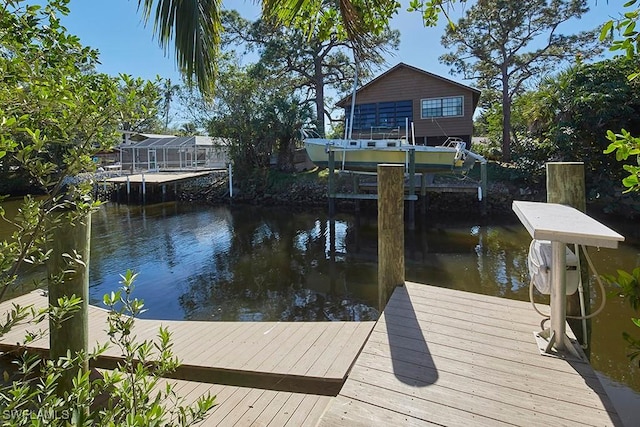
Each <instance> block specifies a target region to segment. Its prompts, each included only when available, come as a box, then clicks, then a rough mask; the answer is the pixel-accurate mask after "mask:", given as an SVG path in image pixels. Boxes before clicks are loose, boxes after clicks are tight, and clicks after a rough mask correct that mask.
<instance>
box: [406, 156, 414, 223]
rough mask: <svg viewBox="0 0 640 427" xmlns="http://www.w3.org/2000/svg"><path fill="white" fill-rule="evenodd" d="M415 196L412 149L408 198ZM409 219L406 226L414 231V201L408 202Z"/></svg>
mask: <svg viewBox="0 0 640 427" xmlns="http://www.w3.org/2000/svg"><path fill="white" fill-rule="evenodd" d="M415 194H416V149H415V147H412V148H410V149H409V196H412V197H413V196H414V195H415ZM408 216H409V218H408V220H409V221H408V222H409V224H408V226H409V230H415V229H416V202H415V200H411V198H410V200H409V215H408Z"/></svg>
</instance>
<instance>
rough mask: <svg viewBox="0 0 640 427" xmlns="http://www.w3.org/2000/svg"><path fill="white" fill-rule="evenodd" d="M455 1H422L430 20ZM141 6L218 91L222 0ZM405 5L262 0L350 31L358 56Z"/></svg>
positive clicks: (307, 21) (277, 10) (199, 77)
mask: <svg viewBox="0 0 640 427" xmlns="http://www.w3.org/2000/svg"><path fill="white" fill-rule="evenodd" d="M454 1H455V0H441V1H440V0H439V1H425V2H424V3H426V4H424V5H422V6H421V7H422V9H421V11H422V14H423V19H424V20H425V24H427V25H435V20H437V17H438V14H439V13H440V12H442V13H444V14H445V16H446V12H445V10H444V9H443V7H444V6H443V5H444V4H450V3H453V2H454ZM460 1H461V2H464V1H466V0H460ZM138 7H139V8H141V9H142V14H143V18H144V20H145V22H148V21H149V20H150V19H151V15H152V11H153V10H154V9H155V14H154V17H153V22H154V32H155V34H156V36H157V37H158V42H159V43H160V46H162V47H163V48H165V49H166V48H167V47H168V44H169V42H170V41H171V39H174V40H175V51H176V60H177V64H178V67H179V68H180V70H181V71H182V73H183V75H184V76H185V77H186V80H187V82H189V83H191V82H193V81H194V80H195V82H196V83H197V86H198V88H199V89H200V91H201V92H203V93H205V94H211V93H213V85H214V81H215V76H216V71H217V62H218V58H219V55H220V35H221V33H222V31H223V28H222V1H221V0H180V1H178V0H138ZM399 7H400V3H399V2H392V1H388V0H262V15H263V18H264V19H271V20H273V21H275V22H277V23H281V24H284V25H295V26H298V27H302V28H305V29H306V31H307V32H310V31H311V30H313V29H314V28H318V29H320V32H325V33H338V34H344V36H345V37H346V38H347V39H348V40H349V41H350V42H351V46H352V47H353V49H354V54H355V56H356V59H357V58H358V57H359V56H360V54H362V53H365V52H366V51H367V49H368V47H369V46H370V44H371V42H372V38H374V37H375V36H376V35H379V34H380V33H381V32H382V31H384V30H385V29H386V28H387V27H388V23H389V20H390V19H391V17H392V16H393V15H394V14H395V13H396V12H397V10H398V8H399ZM336 12H337V15H336ZM336 16H338V19H335V17H336Z"/></svg>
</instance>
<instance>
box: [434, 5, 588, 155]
mask: <svg viewBox="0 0 640 427" xmlns="http://www.w3.org/2000/svg"><path fill="white" fill-rule="evenodd" d="M587 11H588V8H587V1H586V0H554V1H551V2H548V1H545V0H531V1H527V2H514V1H508V0H500V1H493V0H491V1H489V0H486V1H485V0H481V1H478V2H477V3H476V4H475V5H473V6H472V7H471V8H469V10H468V11H467V12H466V13H465V16H464V17H463V18H461V19H460V20H459V21H458V22H457V23H456V25H455V26H450V27H448V28H447V30H446V33H445V35H444V36H443V37H442V43H443V45H444V46H445V47H447V48H454V49H455V50H454V51H453V52H451V53H449V54H446V55H443V56H442V57H441V58H440V59H441V60H443V61H444V62H445V63H446V64H448V65H451V66H452V67H453V71H455V72H457V73H461V74H464V76H465V77H466V78H468V79H475V80H476V81H477V85H478V87H479V88H480V89H482V90H486V93H485V94H484V96H485V97H486V96H487V95H488V94H492V95H498V94H499V96H498V97H497V99H495V100H494V101H496V102H498V103H499V104H500V105H501V107H502V126H501V127H502V137H501V141H502V159H503V160H504V161H510V160H511V104H512V102H513V100H514V98H515V97H517V96H518V95H519V94H521V93H522V92H524V91H525V89H526V83H527V81H528V80H530V79H531V78H534V77H537V76H540V75H544V74H545V73H547V72H549V71H551V70H554V69H557V67H558V65H559V64H561V63H563V62H565V61H566V60H573V58H575V57H582V58H590V57H592V56H594V55H595V54H597V53H598V52H599V50H600V49H599V48H598V47H596V46H594V44H595V42H596V39H595V35H594V34H595V33H594V32H582V33H579V34H570V35H566V34H561V33H560V31H561V28H562V24H564V23H566V22H567V21H569V20H571V19H579V18H580V17H581V16H582V15H583V14H584V13H586V12H587Z"/></svg>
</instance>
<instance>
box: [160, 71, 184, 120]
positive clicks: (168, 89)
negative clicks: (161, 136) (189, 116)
mask: <svg viewBox="0 0 640 427" xmlns="http://www.w3.org/2000/svg"><path fill="white" fill-rule="evenodd" d="M178 90H180V86H178V85H174V84H172V83H171V79H164V81H163V82H162V87H161V93H162V97H163V98H164V111H163V113H164V130H165V131H167V130H168V129H169V111H170V110H171V101H172V100H173V96H174V95H175V94H176V92H177V91H178Z"/></svg>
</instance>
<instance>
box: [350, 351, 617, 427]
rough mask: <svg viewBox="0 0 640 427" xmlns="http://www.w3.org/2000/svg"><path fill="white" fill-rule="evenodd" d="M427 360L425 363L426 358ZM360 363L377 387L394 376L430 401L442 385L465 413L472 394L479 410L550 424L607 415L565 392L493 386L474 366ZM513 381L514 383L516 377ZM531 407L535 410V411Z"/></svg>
mask: <svg viewBox="0 0 640 427" xmlns="http://www.w3.org/2000/svg"><path fill="white" fill-rule="evenodd" d="M426 359H427V360H428V359H429V358H426ZM359 361H361V362H362V364H364V365H366V366H367V369H368V371H367V373H368V375H367V376H368V377H369V378H377V380H374V381H371V380H369V381H370V382H373V383H375V384H379V383H380V378H381V377H383V376H385V375H386V376H389V377H395V379H396V380H397V379H399V378H402V380H401V381H400V382H398V383H397V384H402V383H404V382H405V381H412V382H413V385H414V386H413V391H412V393H413V394H412V395H416V396H420V397H423V398H425V399H433V397H434V390H433V389H434V388H438V387H440V385H439V384H443V386H442V387H443V388H444V393H443V394H444V395H446V396H450V398H451V399H454V400H455V401H456V402H458V403H457V408H459V409H463V410H467V408H466V403H467V402H468V399H467V398H466V396H467V395H474V396H476V397H477V398H479V399H482V402H483V403H482V404H481V407H482V408H487V410H490V411H491V410H493V408H494V407H496V406H503V405H504V406H508V407H510V408H518V409H519V410H522V411H524V413H525V414H529V415H528V416H530V417H534V416H535V417H537V418H539V419H540V420H541V421H545V420H546V421H547V422H549V423H551V424H552V423H553V420H554V419H566V420H568V421H575V422H579V423H582V424H584V425H594V424H591V422H592V421H593V420H594V419H596V420H597V419H599V418H602V417H606V416H608V414H606V412H607V411H606V410H605V409H604V408H598V407H594V406H593V404H594V403H597V402H595V401H592V402H591V403H592V404H591V405H581V404H577V403H575V402H573V401H572V399H567V398H566V397H565V393H566V390H564V391H561V392H560V395H558V396H553V397H549V395H548V390H547V391H545V390H539V391H538V393H531V392H528V391H522V390H519V387H517V386H514V385H511V386H505V385H504V384H500V385H496V384H495V383H494V382H493V380H492V377H491V376H489V377H487V378H477V377H475V375H474V373H473V371H474V368H473V366H470V368H469V369H467V370H464V371H461V372H459V373H452V372H448V370H447V366H446V364H445V361H444V360H441V359H437V360H436V361H435V363H432V365H434V366H432V367H427V366H425V365H424V364H420V363H418V364H416V363H409V362H404V361H400V360H391V359H390V358H384V357H377V356H375V355H371V354H368V353H363V354H361V355H360V358H359ZM449 369H451V367H450V368H449ZM354 375H355V376H354V378H355V379H357V378H358V376H357V374H354ZM513 382H516V378H515V377H514V381H513ZM557 391H558V390H557ZM583 394H585V395H586V394H592V393H587V392H586V391H585V390H583ZM449 401H451V400H449ZM531 408H535V411H533V410H532V409H531ZM468 410H469V411H470V412H473V411H474V408H473V407H469V408H468ZM558 414H562V415H563V416H559V415H558ZM525 418H526V416H525ZM525 418H523V419H525ZM503 420H507V418H503ZM595 425H597V424H595Z"/></svg>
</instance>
